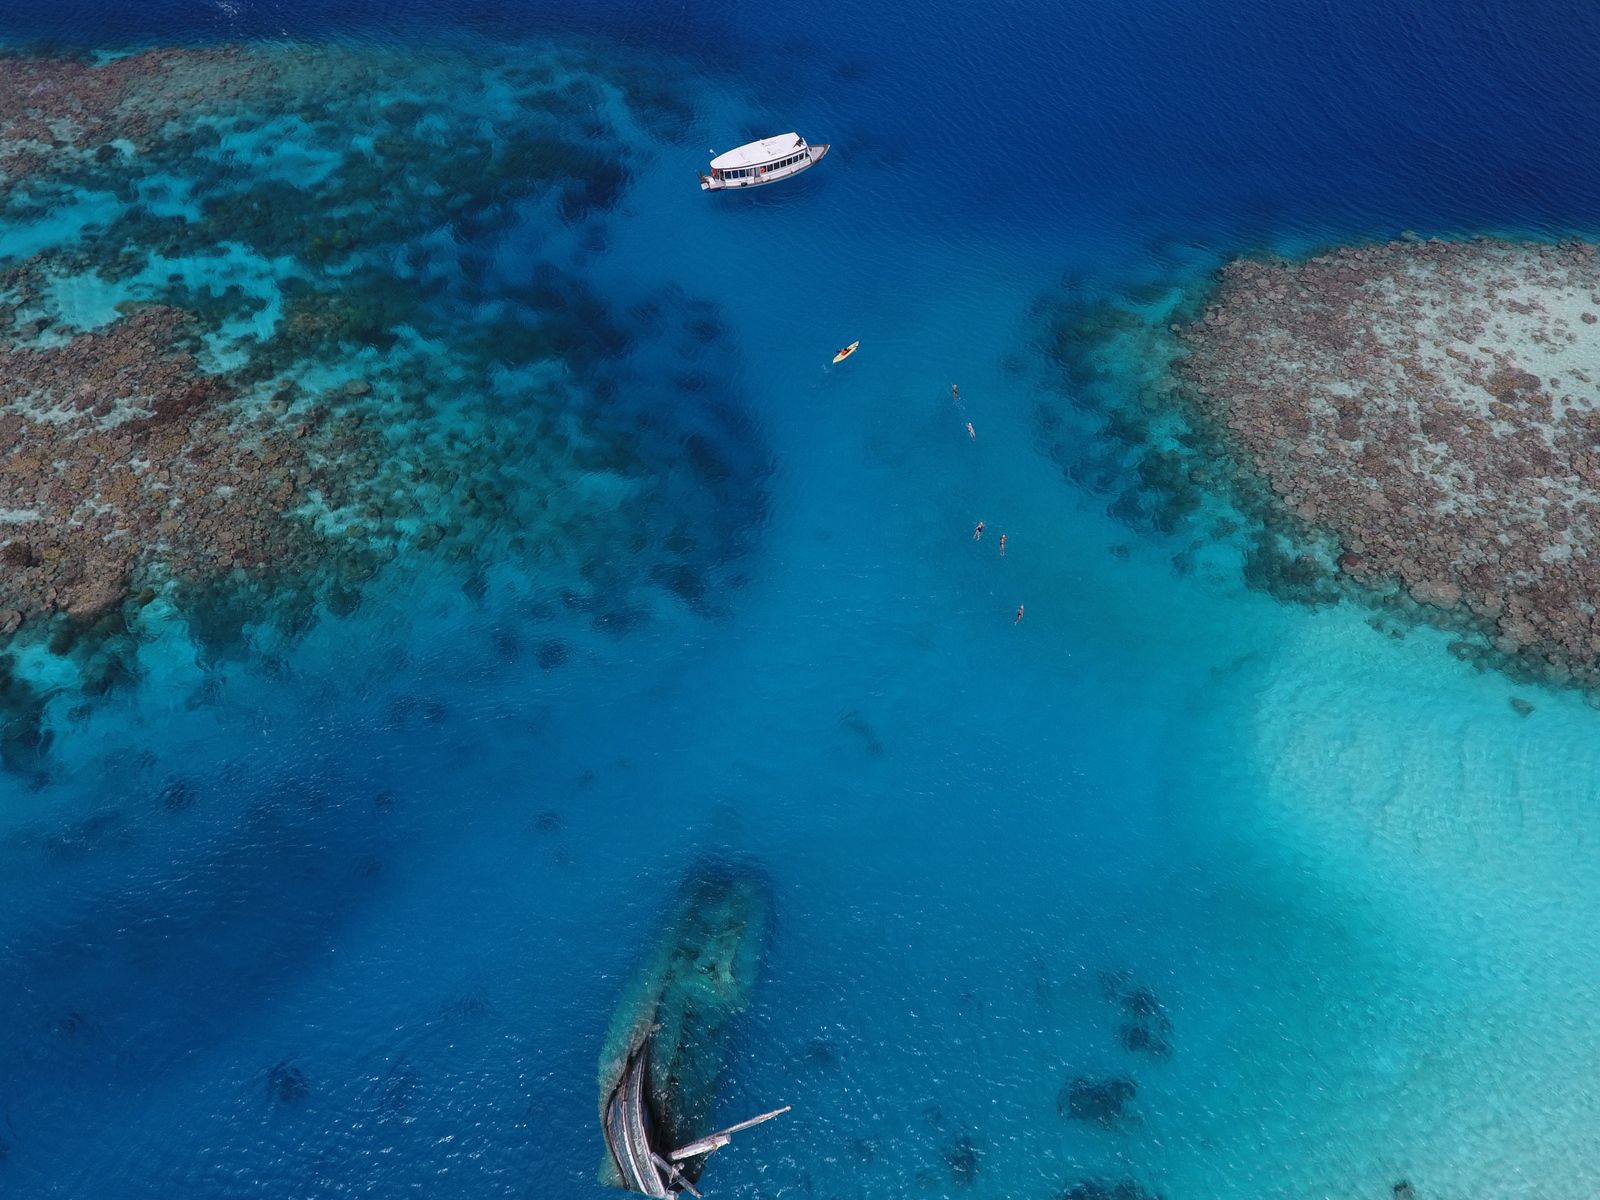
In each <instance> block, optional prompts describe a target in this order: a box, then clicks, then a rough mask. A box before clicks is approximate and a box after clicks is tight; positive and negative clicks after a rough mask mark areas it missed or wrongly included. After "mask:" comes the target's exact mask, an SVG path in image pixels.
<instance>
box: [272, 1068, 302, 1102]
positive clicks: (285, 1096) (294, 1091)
mask: <svg viewBox="0 0 1600 1200" xmlns="http://www.w3.org/2000/svg"><path fill="white" fill-rule="evenodd" d="M310 1094H311V1084H310V1082H309V1081H308V1080H307V1079H306V1075H305V1072H304V1071H302V1070H301V1069H300V1068H299V1067H297V1066H295V1065H294V1064H293V1063H291V1062H288V1061H284V1062H280V1063H278V1064H277V1065H275V1066H274V1067H273V1068H272V1069H271V1070H270V1071H268V1072H267V1095H268V1097H269V1098H271V1099H272V1100H275V1101H277V1103H279V1104H304V1103H305V1101H306V1098H307V1097H308V1096H309V1095H310Z"/></svg>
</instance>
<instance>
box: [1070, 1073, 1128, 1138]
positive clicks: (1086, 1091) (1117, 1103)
mask: <svg viewBox="0 0 1600 1200" xmlns="http://www.w3.org/2000/svg"><path fill="white" fill-rule="evenodd" d="M1138 1090H1139V1089H1138V1086H1137V1085H1136V1084H1135V1083H1134V1082H1133V1080H1131V1079H1123V1078H1115V1079H1100V1080H1094V1079H1073V1080H1071V1081H1069V1082H1068V1083H1067V1085H1066V1086H1065V1087H1063V1088H1062V1089H1061V1094H1060V1096H1058V1097H1057V1099H1056V1111H1058V1112H1060V1113H1062V1114H1064V1115H1065V1116H1069V1117H1071V1118H1072V1119H1073V1120H1074V1121H1083V1122H1085V1123H1086V1124H1090V1125H1098V1126H1099V1127H1100V1128H1102V1129H1111V1128H1114V1127H1115V1126H1117V1125H1119V1124H1121V1123H1122V1122H1123V1121H1125V1120H1126V1119H1127V1118H1128V1116H1129V1115H1130V1114H1129V1113H1128V1103H1129V1101H1131V1100H1132V1099H1133V1097H1134V1095H1135V1094H1136V1093H1137V1092H1138Z"/></svg>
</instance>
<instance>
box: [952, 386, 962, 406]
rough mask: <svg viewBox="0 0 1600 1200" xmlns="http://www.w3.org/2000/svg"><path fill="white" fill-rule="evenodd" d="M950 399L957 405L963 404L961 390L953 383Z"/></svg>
mask: <svg viewBox="0 0 1600 1200" xmlns="http://www.w3.org/2000/svg"><path fill="white" fill-rule="evenodd" d="M950 399H952V400H954V401H955V402H956V403H957V404H960V403H961V389H960V388H958V387H957V386H956V385H955V384H953V383H952V384H951V385H950Z"/></svg>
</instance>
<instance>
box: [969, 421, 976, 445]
mask: <svg viewBox="0 0 1600 1200" xmlns="http://www.w3.org/2000/svg"><path fill="white" fill-rule="evenodd" d="M967 436H968V437H969V438H971V439H972V440H973V441H977V440H978V431H977V430H976V429H974V428H973V427H972V422H971V421H968V422H967Z"/></svg>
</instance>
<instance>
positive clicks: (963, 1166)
mask: <svg viewBox="0 0 1600 1200" xmlns="http://www.w3.org/2000/svg"><path fill="white" fill-rule="evenodd" d="M944 1161H945V1165H946V1166H947V1167H949V1168H950V1178H951V1180H953V1181H954V1183H955V1185H956V1186H957V1187H971V1186H972V1185H973V1184H975V1183H976V1182H977V1181H978V1167H979V1165H980V1164H981V1162H982V1161H983V1151H982V1150H981V1149H980V1148H979V1146H978V1144H977V1142H976V1141H974V1140H973V1137H972V1135H971V1134H970V1133H958V1134H956V1135H955V1136H954V1137H952V1138H951V1139H950V1140H949V1141H947V1142H946V1143H945V1145H944Z"/></svg>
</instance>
